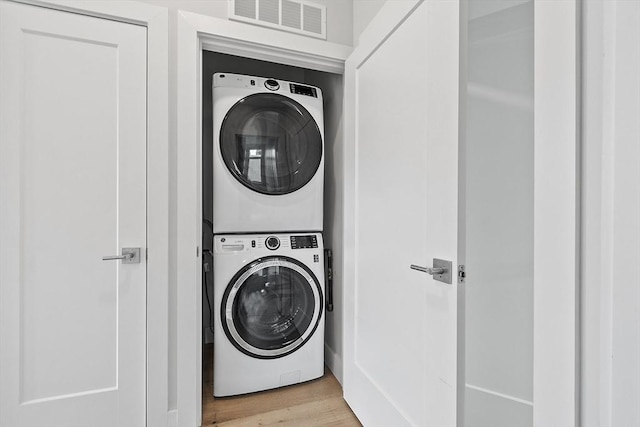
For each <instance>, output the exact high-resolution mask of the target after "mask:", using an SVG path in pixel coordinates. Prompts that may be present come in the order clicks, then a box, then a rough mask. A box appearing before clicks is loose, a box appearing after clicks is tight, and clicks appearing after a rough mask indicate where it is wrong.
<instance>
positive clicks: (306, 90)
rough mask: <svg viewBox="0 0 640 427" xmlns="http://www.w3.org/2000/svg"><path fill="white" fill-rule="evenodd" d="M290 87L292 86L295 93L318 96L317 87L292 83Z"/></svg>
mask: <svg viewBox="0 0 640 427" xmlns="http://www.w3.org/2000/svg"><path fill="white" fill-rule="evenodd" d="M290 88H291V93H295V94H297V95H307V96H313V97H314V98H317V97H318V95H316V88H314V87H310V86H302V85H296V84H293V83H292V84H291V85H290Z"/></svg>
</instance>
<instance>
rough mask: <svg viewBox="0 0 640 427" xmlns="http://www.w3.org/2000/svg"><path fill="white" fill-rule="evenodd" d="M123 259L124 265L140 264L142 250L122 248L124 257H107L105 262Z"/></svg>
mask: <svg viewBox="0 0 640 427" xmlns="http://www.w3.org/2000/svg"><path fill="white" fill-rule="evenodd" d="M118 259H121V260H122V263H123V264H139V263H140V248H122V255H105V256H103V257H102V260H103V261H111V260H118Z"/></svg>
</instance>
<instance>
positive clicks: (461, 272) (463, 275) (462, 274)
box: [458, 265, 467, 285]
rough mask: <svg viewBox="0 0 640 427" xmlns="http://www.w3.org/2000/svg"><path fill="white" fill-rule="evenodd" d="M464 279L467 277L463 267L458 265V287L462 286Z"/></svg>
mask: <svg viewBox="0 0 640 427" xmlns="http://www.w3.org/2000/svg"><path fill="white" fill-rule="evenodd" d="M466 277H467V274H466V273H465V271H464V265H459V266H458V285H462V284H463V283H464V279H465V278H466Z"/></svg>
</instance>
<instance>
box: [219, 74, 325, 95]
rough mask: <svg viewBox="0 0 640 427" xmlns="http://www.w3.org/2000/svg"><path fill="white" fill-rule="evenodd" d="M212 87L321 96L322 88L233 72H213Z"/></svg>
mask: <svg viewBox="0 0 640 427" xmlns="http://www.w3.org/2000/svg"><path fill="white" fill-rule="evenodd" d="M213 87H236V88H244V89H252V90H254V91H256V92H264V91H265V89H267V90H268V91H271V92H279V93H285V94H286V93H291V94H295V95H304V96H310V97H312V98H321V97H322V90H321V89H320V88H319V87H316V86H311V85H307V84H303V83H296V82H290V81H287V80H277V79H273V78H265V77H258V76H245V75H242V74H233V73H215V74H214V75H213Z"/></svg>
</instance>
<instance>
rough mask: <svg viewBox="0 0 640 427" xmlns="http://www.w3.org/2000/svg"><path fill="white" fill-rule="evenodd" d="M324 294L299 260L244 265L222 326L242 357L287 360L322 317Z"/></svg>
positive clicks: (227, 298)
mask: <svg viewBox="0 0 640 427" xmlns="http://www.w3.org/2000/svg"><path fill="white" fill-rule="evenodd" d="M322 307H323V302H322V290H321V288H320V284H319V283H318V280H317V279H316V277H315V276H314V274H313V273H312V272H311V271H310V270H309V269H308V268H307V267H306V266H305V265H304V264H302V263H300V262H299V261H297V260H295V259H293V258H289V257H284V256H274V257H267V258H261V259H258V260H256V261H254V262H253V263H251V264H249V265H247V266H245V267H244V268H243V269H242V270H241V271H239V272H238V273H237V274H236V275H235V276H234V278H233V279H232V280H231V282H230V283H229V286H228V287H227V289H226V291H225V293H224V296H223V298H222V306H221V310H220V313H221V316H222V326H223V328H224V331H225V333H226V335H227V338H228V339H229V340H230V341H231V342H232V343H233V345H234V346H236V348H237V349H238V350H240V351H242V352H243V353H245V354H247V355H249V356H252V357H256V358H261V359H275V358H278V357H283V356H286V355H287V354H290V353H292V352H294V351H296V350H297V349H298V348H300V347H301V346H303V345H304V344H305V343H306V342H307V340H308V339H309V338H310V337H311V336H312V335H313V333H314V332H315V330H316V328H317V327H318V324H319V323H320V319H321V317H322Z"/></svg>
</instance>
